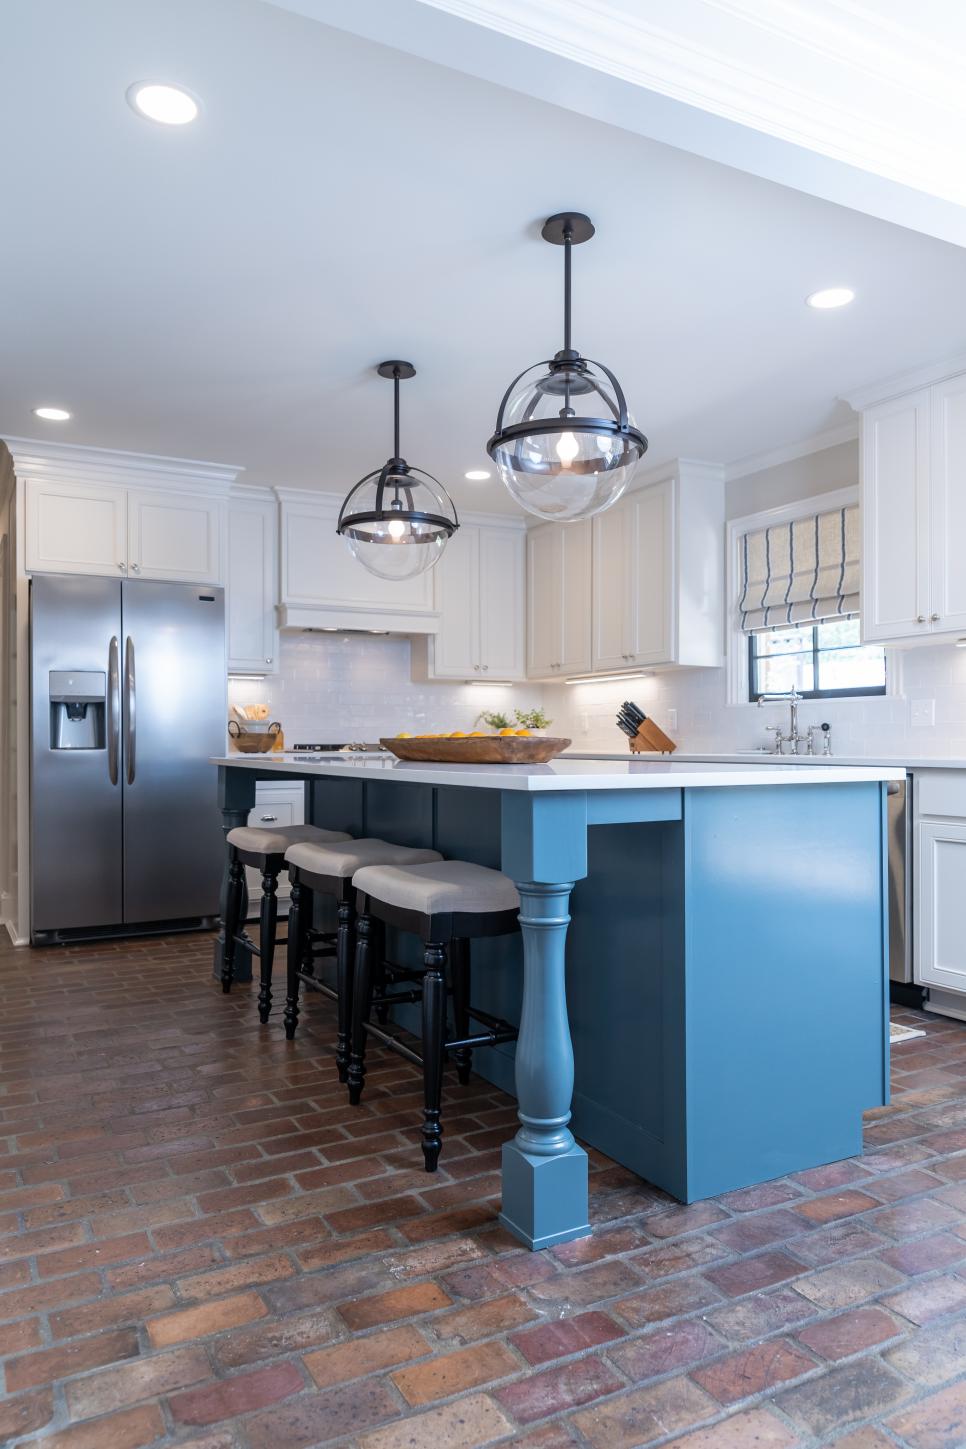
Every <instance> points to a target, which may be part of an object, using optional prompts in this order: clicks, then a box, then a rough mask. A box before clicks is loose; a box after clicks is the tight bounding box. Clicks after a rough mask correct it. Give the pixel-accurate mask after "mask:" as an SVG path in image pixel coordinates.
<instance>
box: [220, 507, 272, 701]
mask: <svg viewBox="0 0 966 1449" xmlns="http://www.w3.org/2000/svg"><path fill="white" fill-rule="evenodd" d="M276 520H277V506H276V504H275V502H274V501H273V500H272V499H265V500H262V499H251V500H248V499H246V500H244V501H242V500H238V501H236V500H234V499H233V500H232V501H231V502H230V503H229V507H228V563H227V574H226V599H225V619H226V629H227V635H228V672H229V674H233V673H248V672H250V673H256V674H264V673H266V672H274V671H275V670H277V669H278V632H277V630H276V627H275V604H276V601H277V598H278V566H277V530H276Z"/></svg>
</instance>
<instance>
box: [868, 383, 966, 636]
mask: <svg viewBox="0 0 966 1449" xmlns="http://www.w3.org/2000/svg"><path fill="white" fill-rule="evenodd" d="M857 405H858V403H857ZM861 436H862V447H861V456H862V480H861V481H862V492H861V498H862V635H863V638H864V639H866V640H867V641H869V642H870V643H883V644H889V643H893V644H908V643H919V642H928V641H930V640H935V639H936V636H937V635H940V636H941V635H945V634H955V635H957V636H959V635H962V634H964V633H966V571H964V570H963V568H962V564H961V559H962V556H963V551H964V548H966V374H963V375H958V376H955V377H947V378H942V379H940V380H939V381H937V382H934V383H932V384H931V385H930V386H927V387H919V388H916V389H915V390H914V391H910V392H906V393H902V394H901V395H899V396H894V397H889V398H887V399H886V400H884V401H882V402H875V403H872V404H871V405H868V406H863V407H862V424H861Z"/></svg>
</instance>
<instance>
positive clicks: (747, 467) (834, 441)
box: [724, 421, 859, 483]
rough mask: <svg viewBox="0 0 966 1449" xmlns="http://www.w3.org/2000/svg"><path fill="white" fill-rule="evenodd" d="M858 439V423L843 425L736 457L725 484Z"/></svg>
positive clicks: (726, 467)
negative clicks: (780, 446)
mask: <svg viewBox="0 0 966 1449" xmlns="http://www.w3.org/2000/svg"><path fill="white" fill-rule="evenodd" d="M858 436H859V424H858V422H857V421H856V422H851V423H843V424H842V426H841V427H840V428H828V429H827V430H826V431H825V432H824V433H813V434H812V436H811V437H810V438H802V440H801V442H798V443H786V444H785V446H784V447H782V448H772V449H770V450H769V451H768V452H765V453H749V454H748V455H747V457H744V458H736V459H735V461H734V462H733V463H728V464H726V466H725V470H724V475H725V482H726V483H731V482H732V481H733V480H734V479H735V478H748V477H749V476H750V475H751V474H752V473H762V472H764V470H765V469H766V468H777V467H779V466H780V465H781V464H782V463H794V462H795V460H796V458H808V457H810V455H811V454H812V453H824V451H825V449H826V448H837V447H838V446H839V445H840V444H841V443H852V442H855V441H856V439H857V438H858Z"/></svg>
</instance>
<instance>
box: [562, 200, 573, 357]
mask: <svg viewBox="0 0 966 1449" xmlns="http://www.w3.org/2000/svg"><path fill="white" fill-rule="evenodd" d="M573 234H574V229H573V227H572V226H571V224H570V222H569V221H568V222H567V223H566V224H565V226H564V351H565V352H569V351H570V251H571V243H572V240H573Z"/></svg>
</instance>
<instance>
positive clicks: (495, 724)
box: [473, 710, 510, 730]
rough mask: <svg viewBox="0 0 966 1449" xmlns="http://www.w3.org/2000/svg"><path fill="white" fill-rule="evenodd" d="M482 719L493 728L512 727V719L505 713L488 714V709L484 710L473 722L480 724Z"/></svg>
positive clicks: (503, 728)
mask: <svg viewBox="0 0 966 1449" xmlns="http://www.w3.org/2000/svg"><path fill="white" fill-rule="evenodd" d="M480 720H482V721H483V723H484V724H485V725H489V727H490V729H491V730H508V729H509V728H510V721H509V720H508V719H507V717H506V715H505V714H496V713H490V714H488V713H487V712H486V710H484V711H483V712H482V714H478V715H477V716H476V719H475V720H474V721H473V723H474V724H479V722H480Z"/></svg>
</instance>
